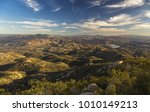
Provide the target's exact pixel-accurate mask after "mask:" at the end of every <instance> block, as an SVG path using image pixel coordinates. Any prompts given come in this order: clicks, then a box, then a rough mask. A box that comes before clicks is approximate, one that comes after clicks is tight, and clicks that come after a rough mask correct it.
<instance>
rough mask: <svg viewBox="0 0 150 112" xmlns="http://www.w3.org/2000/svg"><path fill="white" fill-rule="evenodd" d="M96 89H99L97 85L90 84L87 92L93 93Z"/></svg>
mask: <svg viewBox="0 0 150 112" xmlns="http://www.w3.org/2000/svg"><path fill="white" fill-rule="evenodd" d="M98 88H99V87H98V86H97V84H95V83H92V84H90V85H88V87H87V91H89V92H94V91H96V90H98Z"/></svg>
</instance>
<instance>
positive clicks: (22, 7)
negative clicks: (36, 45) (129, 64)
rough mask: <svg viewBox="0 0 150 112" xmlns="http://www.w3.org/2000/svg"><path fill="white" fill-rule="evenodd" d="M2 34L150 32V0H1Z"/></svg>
mask: <svg viewBox="0 0 150 112" xmlns="http://www.w3.org/2000/svg"><path fill="white" fill-rule="evenodd" d="M0 34H53V35H85V34H87V35H146V36H150V0H0Z"/></svg>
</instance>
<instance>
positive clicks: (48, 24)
mask: <svg viewBox="0 0 150 112" xmlns="http://www.w3.org/2000/svg"><path fill="white" fill-rule="evenodd" d="M0 23H9V24H20V25H28V27H29V26H30V28H31V27H49V28H50V27H57V26H58V24H57V23H54V22H52V21H49V20H36V21H0Z"/></svg>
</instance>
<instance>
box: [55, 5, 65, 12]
mask: <svg viewBox="0 0 150 112" xmlns="http://www.w3.org/2000/svg"><path fill="white" fill-rule="evenodd" d="M62 8H63V6H61V7H58V8H56V9H54V10H52V12H58V11H60V10H61V9H62Z"/></svg>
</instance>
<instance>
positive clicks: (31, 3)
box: [25, 0, 41, 12]
mask: <svg viewBox="0 0 150 112" xmlns="http://www.w3.org/2000/svg"><path fill="white" fill-rule="evenodd" d="M25 3H26V5H27V6H28V7H30V8H32V9H33V10H34V11H35V12H37V11H40V9H41V5H40V4H39V3H38V2H37V1H35V0H25Z"/></svg>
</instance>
